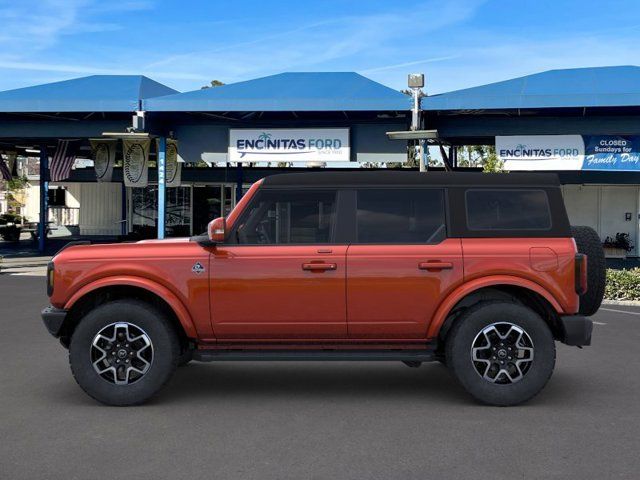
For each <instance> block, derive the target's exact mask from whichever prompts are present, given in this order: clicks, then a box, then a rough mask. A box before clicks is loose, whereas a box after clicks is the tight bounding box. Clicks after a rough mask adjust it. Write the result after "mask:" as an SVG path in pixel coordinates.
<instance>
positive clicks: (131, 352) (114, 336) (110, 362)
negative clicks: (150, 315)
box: [90, 322, 153, 385]
mask: <svg viewBox="0 0 640 480" xmlns="http://www.w3.org/2000/svg"><path fill="white" fill-rule="evenodd" d="M90 357H91V364H92V365H93V369H94V370H95V371H96V373H97V374H98V375H100V376H101V377H102V378H103V379H105V380H106V381H108V382H110V383H113V384H115V385H129V384H131V383H135V382H137V381H138V380H140V379H141V378H142V377H143V376H144V375H145V374H146V373H147V372H148V371H149V368H151V364H152V363H153V344H152V343H151V339H150V338H149V335H147V333H146V332H145V331H144V330H143V329H142V328H140V327H138V326H136V325H134V324H132V323H127V322H117V323H112V324H110V325H107V326H106V327H104V328H103V329H102V330H100V331H99V332H98V334H97V335H96V336H95V337H94V338H93V341H92V342H91V348H90Z"/></svg>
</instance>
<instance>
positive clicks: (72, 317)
mask: <svg viewBox="0 0 640 480" xmlns="http://www.w3.org/2000/svg"><path fill="white" fill-rule="evenodd" d="M124 298H136V299H139V300H142V301H144V302H146V303H149V304H151V305H154V306H155V307H157V308H159V309H160V310H161V311H162V312H163V313H165V314H166V315H167V317H168V318H169V319H170V321H171V323H172V324H173V326H174V328H175V329H176V332H177V333H178V335H179V336H180V338H181V340H182V341H183V342H187V341H188V339H189V338H196V337H197V332H196V329H195V326H194V323H193V320H192V318H191V315H190V314H189V311H188V310H187V308H186V307H185V306H184V304H183V303H182V302H181V301H180V300H179V299H178V298H177V297H176V295H175V294H174V293H173V292H171V291H170V290H169V289H168V288H166V287H164V286H162V285H159V284H157V283H155V282H151V281H149V280H145V279H141V278H136V277H108V278H102V279H100V280H97V281H95V282H92V283H90V284H88V285H85V286H83V287H82V288H81V289H79V290H78V291H77V292H75V293H74V294H73V295H72V296H71V298H69V300H67V302H66V303H65V306H64V308H65V310H67V311H68V312H69V313H68V314H67V321H66V322H65V326H64V330H63V335H61V339H62V341H63V344H64V343H65V338H66V339H67V341H68V339H69V338H70V336H71V334H72V333H73V330H74V329H75V327H76V325H77V324H78V321H79V320H80V318H82V316H83V315H84V314H86V313H87V312H88V311H89V310H90V309H92V308H95V307H96V306H98V305H101V304H103V303H106V302H109V301H113V300H117V299H124Z"/></svg>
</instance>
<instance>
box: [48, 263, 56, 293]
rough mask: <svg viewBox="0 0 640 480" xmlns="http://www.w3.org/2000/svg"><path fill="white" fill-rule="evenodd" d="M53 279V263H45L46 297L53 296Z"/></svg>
mask: <svg viewBox="0 0 640 480" xmlns="http://www.w3.org/2000/svg"><path fill="white" fill-rule="evenodd" d="M54 279H55V268H54V265H53V262H49V263H47V295H48V296H51V295H52V294H53V280H54Z"/></svg>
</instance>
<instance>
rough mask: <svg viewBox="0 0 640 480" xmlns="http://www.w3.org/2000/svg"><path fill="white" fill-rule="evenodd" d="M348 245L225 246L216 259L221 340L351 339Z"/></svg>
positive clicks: (216, 321) (215, 305)
mask: <svg viewBox="0 0 640 480" xmlns="http://www.w3.org/2000/svg"><path fill="white" fill-rule="evenodd" d="M346 251H347V247H346V246H335V245H324V246H275V245H274V246H265V245H261V246H235V245H229V246H225V245H222V246H219V247H217V248H216V249H215V251H214V252H213V254H212V256H211V285H210V291H211V313H212V321H213V328H214V331H215V335H216V337H217V338H218V339H252V338H255V339H323V338H346V337H347V323H346V305H345V282H346V268H345V267H346Z"/></svg>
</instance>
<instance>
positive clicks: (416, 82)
mask: <svg viewBox="0 0 640 480" xmlns="http://www.w3.org/2000/svg"><path fill="white" fill-rule="evenodd" d="M408 85H409V88H423V87H424V73H410V74H409V78H408Z"/></svg>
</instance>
